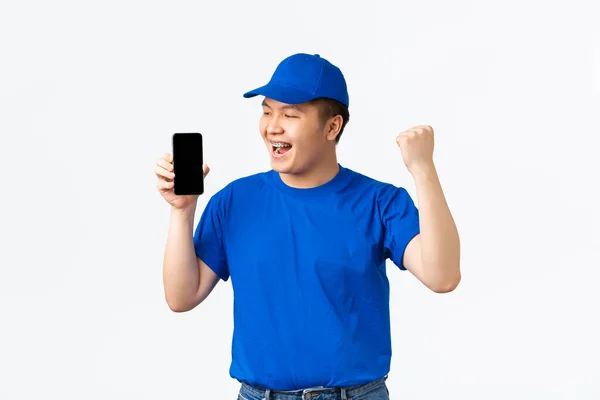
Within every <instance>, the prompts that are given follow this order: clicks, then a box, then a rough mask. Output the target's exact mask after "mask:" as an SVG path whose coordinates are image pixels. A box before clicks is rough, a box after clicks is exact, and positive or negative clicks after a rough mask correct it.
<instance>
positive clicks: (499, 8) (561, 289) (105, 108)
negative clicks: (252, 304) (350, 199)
mask: <svg viewBox="0 0 600 400" xmlns="http://www.w3.org/2000/svg"><path fill="white" fill-rule="evenodd" d="M598 7H599V6H598V4H597V2H594V1H591V0H590V1H587V2H586V1H569V2H567V1H502V2H490V1H478V2H475V1H464V0H463V1H441V0H438V1H432V0H426V1H418V2H417V1H412V2H409V1H372V2H370V3H367V2H362V1H361V2H358V1H356V2H348V1H326V2H323V3H320V4H319V3H318V2H317V1H302V2H277V1H241V0H238V1H236V2H232V1H220V2H217V1H215V2H199V1H196V2H193V1H186V2H184V1H173V2H166V1H164V2H156V1H154V2H150V1H146V2H141V1H138V2H132V1H118V2H117V1H104V2H87V1H79V2H76V1H71V2H65V1H55V2H50V1H47V2H42V1H39V2H27V1H19V2H17V1H6V2H3V3H2V5H1V6H0V43H1V47H0V57H1V62H0V70H1V71H0V72H1V73H0V135H1V142H0V149H1V158H2V179H1V186H2V188H1V190H2V196H1V198H0V199H1V202H2V206H1V207H0V213H1V214H0V221H1V222H0V229H1V231H0V234H1V241H0V246H1V251H0V268H1V269H0V324H1V325H0V398H1V399H3V400H13V399H14V400H16V399H40V398H47V399H90V400H92V399H167V398H169V399H193V398H195V399H209V398H210V399H227V398H229V399H233V398H235V395H236V394H237V390H238V384H237V382H235V381H234V380H232V379H231V378H230V377H229V376H228V368H229V362H230V341H231V331H232V312H231V306H232V291H231V286H230V283H229V282H228V283H226V284H223V283H222V282H221V283H220V284H219V285H218V286H217V288H216V289H215V291H214V292H213V293H212V295H211V296H210V297H209V299H208V300H207V301H206V302H205V303H203V304H202V305H201V306H200V307H198V308H196V309H194V310H193V311H191V312H189V313H184V314H176V313H173V312H171V311H170V310H169V308H168V307H167V304H166V302H165V300H164V295H163V289H162V275H161V268H162V265H161V264H162V256H163V251H164V245H165V240H166V234H167V226H168V218H169V206H168V204H167V203H166V202H165V201H164V200H163V199H162V198H161V197H160V195H159V194H158V192H157V190H156V187H155V184H156V177H155V176H154V173H153V170H154V166H155V161H156V159H157V158H158V157H160V156H161V155H162V154H163V153H164V152H166V151H170V145H171V142H170V140H171V135H172V133H174V132H201V133H203V135H204V140H205V146H206V149H205V157H206V160H207V162H208V163H209V165H210V166H211V168H212V172H211V174H210V175H209V178H208V179H207V182H206V185H207V187H206V195H205V196H203V197H202V198H201V200H200V203H199V210H198V212H197V214H196V217H197V218H198V217H199V214H200V210H201V209H202V208H203V207H204V204H205V202H206V200H207V199H208V198H209V197H210V195H212V194H214V193H215V192H216V191H217V190H219V189H220V188H222V187H223V186H224V185H225V184H227V183H228V182H229V181H231V180H232V179H234V178H237V177H241V176H244V175H248V174H252V173H255V172H258V171H262V170H265V169H267V168H269V164H268V156H267V153H266V151H265V150H264V146H263V144H262V142H261V139H260V138H259V133H258V118H259V116H260V112H261V110H260V105H259V104H260V98H254V99H243V98H242V93H243V92H245V91H246V90H249V89H253V88H254V87H256V86H259V85H262V84H263V83H266V81H267V80H268V79H269V78H270V75H271V73H272V72H273V70H274V68H275V67H276V65H277V64H278V63H279V61H281V60H282V59H283V58H284V57H286V56H288V55H290V54H292V53H295V52H308V53H319V54H320V55H321V56H323V57H325V58H328V59H329V60H331V61H332V62H333V63H334V64H337V65H338V66H340V67H341V68H342V70H343V72H344V74H345V76H346V78H347V80H348V85H349V91H350V96H351V108H350V109H351V122H350V124H349V125H348V127H347V130H346V132H345V133H344V136H343V138H342V140H341V142H340V145H339V161H340V162H341V163H342V164H343V165H345V166H347V167H350V168H352V169H355V170H357V171H360V172H362V173H364V174H367V175H370V176H372V177H374V178H377V179H379V180H382V181H387V182H391V183H394V184H397V185H400V186H404V187H406V188H407V189H408V190H409V192H410V193H411V194H412V195H415V188H414V184H413V181H412V179H411V176H410V174H408V172H407V171H406V169H405V168H404V165H403V163H402V158H401V154H400V151H399V149H398V147H397V146H396V144H395V136H396V134H398V133H400V132H401V131H403V130H404V129H407V128H410V127H411V126H413V125H420V124H429V125H432V126H433V128H434V129H435V134H436V136H435V137H436V148H435V161H436V165H437V167H438V171H439V174H440V177H441V180H442V184H443V187H444V190H445V193H446V196H447V199H448V202H449V204H450V207H451V210H452V212H453V215H454V217H455V219H456V222H457V224H458V227H459V231H460V234H461V239H462V249H463V253H462V271H463V280H462V282H461V284H460V286H459V288H458V289H457V290H456V291H454V292H452V293H450V294H446V295H439V294H435V293H432V292H430V291H428V290H427V289H426V288H425V287H424V286H423V285H422V284H420V283H419V282H418V281H417V280H416V279H415V278H414V277H413V276H411V275H410V274H409V273H403V272H400V271H398V270H397V269H396V268H395V267H394V266H393V265H392V264H390V266H389V269H390V273H389V275H390V279H391V286H392V303H393V307H392V309H393V315H392V318H393V340H394V356H393V363H392V372H391V374H390V379H389V380H388V384H389V387H390V392H391V394H392V398H393V399H442V398H443V399H460V400H468V399H507V398H510V399H542V398H543V399H598V398H600V345H599V340H598V338H599V337H600V328H599V325H598V322H599V319H600V312H599V311H598V306H599V305H600V294H599V292H598V281H599V280H600V272H599V270H600V253H599V252H600V250H599V248H600V234H599V228H598V226H599V224H600V217H599V212H598V204H599V203H600V196H599V195H598V191H597V189H598V182H599V180H598V177H597V175H598V173H599V172H600V166H599V163H598V161H596V158H595V157H596V156H597V151H598V148H597V140H598V136H599V134H600V122H599V120H598V116H599V115H600V28H599V27H600V25H598V23H597V16H598V15H599V11H598ZM315 362H318V360H315Z"/></svg>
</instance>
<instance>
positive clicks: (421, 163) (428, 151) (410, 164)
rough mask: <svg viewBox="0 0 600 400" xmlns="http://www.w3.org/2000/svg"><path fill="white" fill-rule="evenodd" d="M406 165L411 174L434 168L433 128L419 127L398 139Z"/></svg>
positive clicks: (399, 136) (404, 133)
mask: <svg viewBox="0 0 600 400" xmlns="http://www.w3.org/2000/svg"><path fill="white" fill-rule="evenodd" d="M396 143H397V144H398V146H399V147H400V151H401V152H402V158H403V159H404V164H405V165H406V168H408V171H409V172H410V173H411V174H414V173H415V172H419V171H426V170H428V169H431V168H433V128H432V127H431V126H429V125H417V126H415V127H412V128H410V129H408V130H406V131H404V132H402V133H401V134H399V135H398V136H397V137H396Z"/></svg>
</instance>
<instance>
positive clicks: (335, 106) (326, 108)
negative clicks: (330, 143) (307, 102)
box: [311, 97, 350, 144]
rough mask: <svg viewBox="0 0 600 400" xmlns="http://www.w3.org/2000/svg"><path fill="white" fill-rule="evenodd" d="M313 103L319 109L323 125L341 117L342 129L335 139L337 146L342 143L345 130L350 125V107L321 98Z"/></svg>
mask: <svg viewBox="0 0 600 400" xmlns="http://www.w3.org/2000/svg"><path fill="white" fill-rule="evenodd" d="M311 103H313V104H316V105H317V106H318V107H319V111H320V116H321V121H322V122H323V123H325V121H327V120H328V119H329V118H331V117H335V116H336V115H341V117H342V128H341V129H340V132H339V133H338V135H337V137H336V138H335V143H336V144H337V143H338V142H339V141H340V137H341V136H342V133H343V132H344V128H345V127H346V125H347V124H348V121H350V111H349V110H348V107H347V106H346V105H345V104H344V103H341V102H339V101H337V100H334V99H330V98H327V97H319V98H317V99H314V100H312V101H311Z"/></svg>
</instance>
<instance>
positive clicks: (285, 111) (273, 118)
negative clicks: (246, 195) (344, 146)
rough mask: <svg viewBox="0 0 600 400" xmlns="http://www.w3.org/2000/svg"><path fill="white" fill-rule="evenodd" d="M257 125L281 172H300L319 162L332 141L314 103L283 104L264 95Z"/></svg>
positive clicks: (275, 165) (272, 163)
mask: <svg viewBox="0 0 600 400" xmlns="http://www.w3.org/2000/svg"><path fill="white" fill-rule="evenodd" d="M262 108H263V114H262V116H261V118H260V124H259V129H260V133H261V135H262V137H263V140H264V141H265V144H266V146H267V149H268V151H269V155H270V158H271V166H272V168H273V169H274V170H275V171H277V172H281V173H287V174H301V173H304V172H306V171H307V170H309V169H311V168H314V167H315V166H316V165H318V163H319V161H321V160H322V159H323V156H324V153H325V152H326V151H328V149H329V147H331V146H334V148H335V145H334V144H333V143H334V142H333V141H332V140H331V139H330V137H328V135H327V130H326V126H327V124H323V121H322V120H321V118H320V114H319V108H318V106H317V105H315V104H311V103H302V104H294V105H292V104H286V103H281V102H279V101H276V100H273V99H270V98H265V100H264V101H263V103H262Z"/></svg>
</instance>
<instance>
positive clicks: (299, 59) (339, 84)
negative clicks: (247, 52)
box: [244, 53, 349, 107]
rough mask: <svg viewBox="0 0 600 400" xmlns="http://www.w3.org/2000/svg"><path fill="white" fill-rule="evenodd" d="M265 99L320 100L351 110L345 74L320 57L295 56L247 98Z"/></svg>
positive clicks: (287, 60)
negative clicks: (333, 101) (328, 100)
mask: <svg viewBox="0 0 600 400" xmlns="http://www.w3.org/2000/svg"><path fill="white" fill-rule="evenodd" d="M258 95H262V96H265V97H269V98H271V99H273V100H277V101H281V102H282V103H287V104H300V103H305V102H307V101H310V100H314V99H316V98H319V97H326V98H329V99H333V100H337V101H339V102H340V103H342V104H345V105H346V107H348V106H349V97H348V88H347V86H346V80H345V79H344V75H343V74H342V71H341V70H340V69H339V68H338V67H336V66H335V65H333V64H332V63H330V62H329V61H327V60H326V59H324V58H322V57H321V56H320V55H318V54H314V55H311V54H305V53H298V54H293V55H291V56H289V57H287V58H285V59H284V60H283V61H281V62H280V63H279V65H278V66H277V68H276V69H275V72H274V73H273V76H272V77H271V80H270V81H269V83H267V84H266V85H264V86H261V87H259V88H257V89H254V90H251V91H249V92H247V93H245V94H244V97H245V98H250V97H254V96H258Z"/></svg>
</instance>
